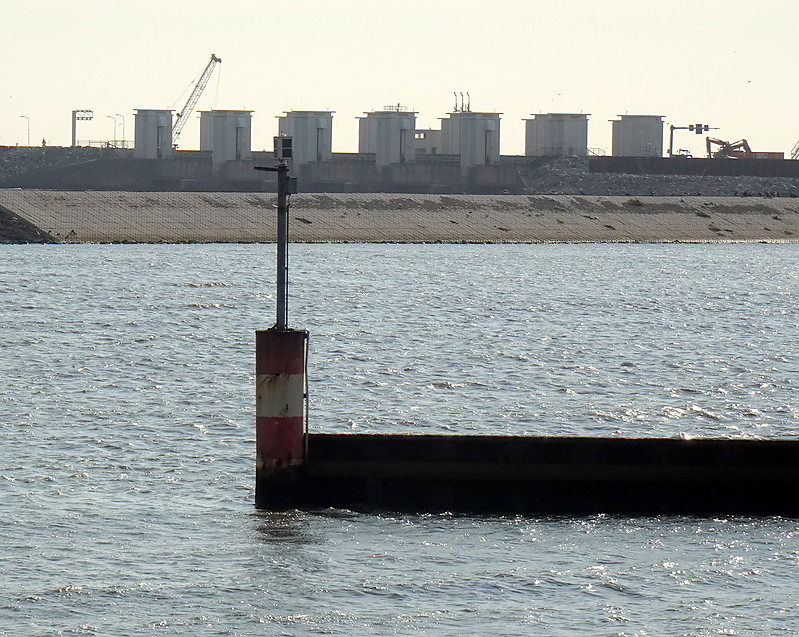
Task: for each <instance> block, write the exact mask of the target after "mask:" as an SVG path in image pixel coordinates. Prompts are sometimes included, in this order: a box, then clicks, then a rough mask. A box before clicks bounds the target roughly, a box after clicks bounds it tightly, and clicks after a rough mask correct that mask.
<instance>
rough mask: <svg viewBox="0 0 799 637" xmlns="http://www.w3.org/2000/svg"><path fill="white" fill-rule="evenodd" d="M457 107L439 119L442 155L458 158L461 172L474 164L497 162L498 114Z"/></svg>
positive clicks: (482, 164) (484, 164)
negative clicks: (458, 108)
mask: <svg viewBox="0 0 799 637" xmlns="http://www.w3.org/2000/svg"><path fill="white" fill-rule="evenodd" d="M500 115H501V113H477V112H472V111H466V110H459V111H454V112H452V113H449V116H448V117H446V118H442V120H441V146H442V148H443V151H444V153H445V154H450V155H458V156H459V157H460V165H461V172H462V173H463V174H466V173H468V172H469V170H470V169H471V168H474V167H475V166H488V165H491V164H496V163H499V122H500V119H499V116H500Z"/></svg>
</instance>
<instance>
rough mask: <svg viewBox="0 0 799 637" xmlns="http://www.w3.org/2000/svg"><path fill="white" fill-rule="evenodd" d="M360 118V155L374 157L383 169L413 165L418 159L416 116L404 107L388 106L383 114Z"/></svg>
mask: <svg viewBox="0 0 799 637" xmlns="http://www.w3.org/2000/svg"><path fill="white" fill-rule="evenodd" d="M365 115H366V117H359V118H358V152H359V153H374V155H375V163H376V164H377V165H378V166H380V167H383V166H389V165H391V164H403V163H405V162H412V161H414V159H415V158H416V144H415V133H416V113H415V112H414V111H409V110H407V109H406V108H405V107H404V106H400V105H397V106H386V107H385V108H384V109H383V110H382V111H373V112H371V113H365Z"/></svg>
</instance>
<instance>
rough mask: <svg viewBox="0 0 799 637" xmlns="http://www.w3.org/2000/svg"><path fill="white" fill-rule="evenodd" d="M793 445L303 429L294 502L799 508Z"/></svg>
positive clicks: (523, 509)
mask: <svg viewBox="0 0 799 637" xmlns="http://www.w3.org/2000/svg"><path fill="white" fill-rule="evenodd" d="M797 487H799V441H795V440H790V441H775V440H768V441H766V440H679V439H673V440H671V439H616V438H536V437H517V436H435V435H433V436H426V435H425V436H421V435H418V436H412V435H411V436H407V435H376V434H309V440H308V464H307V477H306V490H305V495H304V501H303V502H301V503H299V505H300V506H302V507H309V508H321V507H336V508H347V509H353V510H364V511H370V510H390V511H413V512H422V511H452V512H463V513H475V512H476V513H511V514H518V513H533V514H538V513H547V514H590V513H616V514H646V515H656V514H687V515H729V514H742V515H791V516H793V515H797V514H799V497H797Z"/></svg>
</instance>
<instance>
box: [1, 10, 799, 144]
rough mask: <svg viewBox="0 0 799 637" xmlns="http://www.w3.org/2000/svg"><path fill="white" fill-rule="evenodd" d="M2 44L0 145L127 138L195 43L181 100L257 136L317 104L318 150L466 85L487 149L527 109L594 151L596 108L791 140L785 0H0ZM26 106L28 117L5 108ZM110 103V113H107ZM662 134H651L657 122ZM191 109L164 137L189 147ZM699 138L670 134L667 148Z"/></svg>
mask: <svg viewBox="0 0 799 637" xmlns="http://www.w3.org/2000/svg"><path fill="white" fill-rule="evenodd" d="M0 7H2V14H0V17H1V18H2V20H0V25H1V26H0V41H2V43H3V50H4V52H5V55H4V60H3V72H2V75H0V77H2V78H3V82H2V90H3V94H2V101H1V103H0V104H1V105H0V145H11V146H13V145H14V144H16V143H19V144H21V145H22V144H25V143H26V141H27V125H28V122H29V123H30V138H31V143H32V144H40V143H41V140H42V138H45V139H46V140H47V142H48V144H51V145H69V143H70V138H71V129H70V114H71V111H72V110H73V109H76V108H87V109H92V110H93V111H94V113H95V119H94V120H93V121H90V122H82V123H81V124H80V125H79V129H78V138H79V139H80V140H107V139H111V138H113V137H114V120H115V121H116V123H117V137H118V138H121V137H122V118H120V117H113V116H114V115H116V114H123V115H124V116H125V133H126V137H127V138H128V139H133V111H134V110H135V109H137V108H174V109H176V110H179V109H180V107H181V106H182V105H183V102H184V101H185V99H186V98H187V97H188V91H189V89H190V87H191V85H192V81H195V80H196V79H197V78H198V77H199V74H200V72H201V71H202V69H203V68H204V66H205V64H206V63H207V61H208V59H209V58H210V56H211V54H212V53H215V54H216V55H217V56H219V57H221V58H222V60H223V62H222V64H221V65H219V66H218V67H217V70H216V71H215V75H214V77H213V78H212V80H211V83H210V84H209V86H208V88H207V89H206V91H205V93H204V94H203V97H202V98H201V100H200V103H199V105H198V110H208V109H211V108H220V109H221V108H229V109H250V110H253V111H254V113H253V148H254V149H256V150H260V149H263V148H271V145H272V142H271V138H272V136H273V135H275V134H276V133H277V121H276V119H275V117H276V116H277V115H280V114H281V113H282V112H283V111H285V110H291V109H296V110H317V109H318V110H327V109H329V110H333V111H335V115H334V120H333V149H334V151H339V152H345V151H354V150H356V149H357V144H358V141H357V122H356V119H355V118H356V117H358V116H359V115H362V114H363V112H364V111H369V110H374V109H381V108H382V107H383V106H384V105H387V104H397V103H401V104H403V105H405V106H408V107H410V108H412V109H413V110H416V111H418V120H417V125H418V127H419V128H428V127H435V128H437V127H438V126H439V120H438V118H440V117H444V116H445V115H446V113H447V112H449V111H451V110H452V108H453V106H454V97H453V91H459V92H460V91H463V92H466V91H468V92H469V93H470V94H471V106H472V110H475V111H489V112H491V111H497V112H501V113H503V116H502V138H501V152H502V153H503V154H521V153H523V149H524V124H523V122H522V120H523V119H524V118H526V117H529V116H530V114H531V113H550V112H572V113H580V112H582V113H589V114H590V115H591V116H590V118H589V146H592V147H597V148H603V149H605V150H606V151H607V153H608V154H609V153H610V150H611V144H610V124H609V123H608V120H609V119H613V118H615V117H616V116H617V115H619V114H624V113H629V114H647V115H650V114H651V115H664V116H665V117H666V120H665V121H666V129H668V124H675V125H687V124H690V123H694V122H699V123H708V124H711V125H712V126H716V127H718V130H716V131H712V132H711V134H712V135H714V136H717V137H720V138H722V139H727V140H730V141H734V140H737V139H740V138H746V139H748V140H749V143H750V145H751V146H752V149H753V150H756V151H785V152H786V153H787V152H789V151H790V149H791V147H792V146H793V144H794V143H795V142H796V141H797V140H799V120H797V117H796V116H795V112H796V110H797V108H799V99H798V98H799V83H797V82H795V81H794V80H795V73H794V72H793V68H792V67H793V66H795V60H796V57H797V53H796V41H797V40H796V26H797V25H799V2H796V1H795V0H764V1H762V2H751V1H739V0H692V1H687V0H670V1H666V2H658V3H655V2H646V1H641V0H572V1H569V0H560V1H558V2H555V1H552V2H546V3H544V2H538V1H536V0H494V1H493V2H485V1H484V0H458V1H454V0H427V2H419V3H407V2H402V3H394V2H380V1H376V0H291V1H287V2H284V3H278V2H274V1H272V0H257V1H256V0H246V1H245V0H224V1H220V0H213V1H212V0H191V1H188V0H171V1H169V2H167V1H164V0H138V1H136V2H120V1H118V0H80V2H69V1H67V0H0ZM22 115H24V116H27V117H28V118H29V119H28V120H26V119H25V118H23V117H21V116H22ZM109 116H110V117H109ZM664 138H665V139H664V145H667V144H668V133H666V134H665V135H664ZM198 146H199V123H198V120H197V117H196V114H195V116H194V117H193V118H192V121H190V122H189V123H188V124H187V126H186V128H185V129H184V130H183V133H182V136H181V144H180V147H181V148H183V149H192V148H198ZM676 148H688V149H691V150H692V151H694V152H695V154H700V153H702V152H703V148H704V138H703V137H699V136H697V135H693V134H691V133H688V132H687V131H679V132H677V134H676V137H675V149H676Z"/></svg>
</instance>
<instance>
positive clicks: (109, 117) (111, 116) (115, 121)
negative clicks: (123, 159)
mask: <svg viewBox="0 0 799 637" xmlns="http://www.w3.org/2000/svg"><path fill="white" fill-rule="evenodd" d="M106 117H107V118H108V119H112V120H114V146H116V142H117V118H116V117H114V116H113V115H106Z"/></svg>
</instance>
